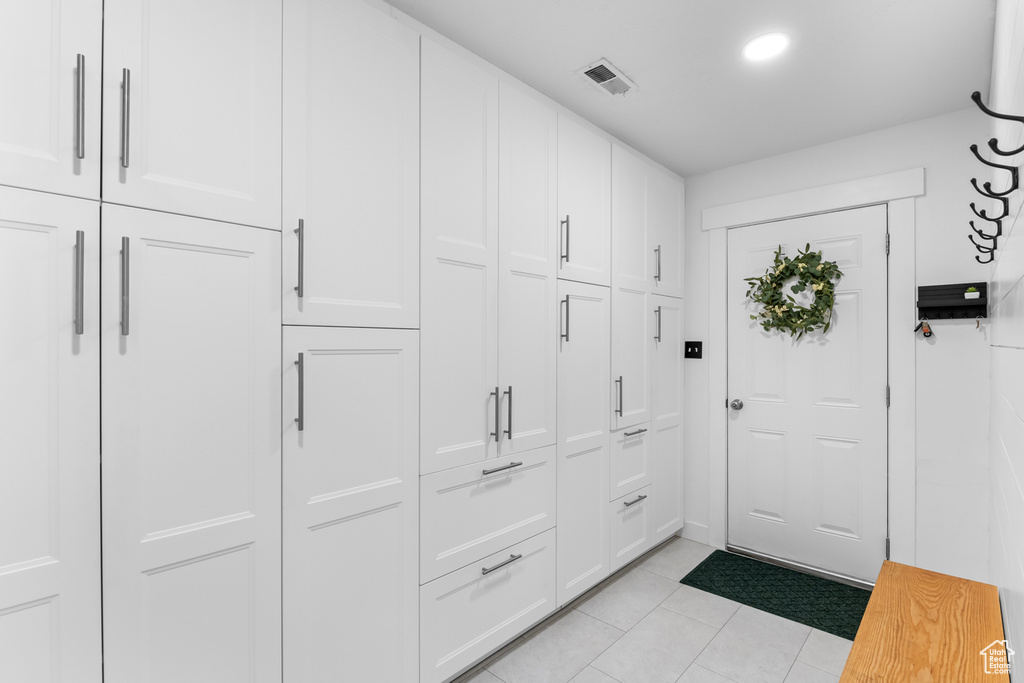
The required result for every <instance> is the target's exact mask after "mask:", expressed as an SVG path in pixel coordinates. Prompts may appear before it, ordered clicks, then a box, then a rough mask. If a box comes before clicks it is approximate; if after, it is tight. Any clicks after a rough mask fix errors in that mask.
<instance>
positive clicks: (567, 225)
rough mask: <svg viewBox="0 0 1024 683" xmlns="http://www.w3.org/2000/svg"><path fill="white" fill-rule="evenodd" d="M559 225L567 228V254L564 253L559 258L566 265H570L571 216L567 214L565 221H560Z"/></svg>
mask: <svg viewBox="0 0 1024 683" xmlns="http://www.w3.org/2000/svg"><path fill="white" fill-rule="evenodd" d="M559 225H564V226H565V242H564V244H565V252H564V253H562V254H559V255H558V256H559V259H560V260H562V261H565V262H566V263H568V262H569V214H565V220H562V221H559Z"/></svg>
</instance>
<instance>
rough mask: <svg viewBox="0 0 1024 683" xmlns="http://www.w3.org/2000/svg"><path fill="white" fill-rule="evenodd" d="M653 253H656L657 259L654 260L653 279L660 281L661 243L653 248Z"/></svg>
mask: <svg viewBox="0 0 1024 683" xmlns="http://www.w3.org/2000/svg"><path fill="white" fill-rule="evenodd" d="M654 253H655V254H656V255H657V261H655V266H656V270H655V271H654V279H655V280H656V281H658V282H661V245H660V244H659V245H658V248H657V249H655V250H654Z"/></svg>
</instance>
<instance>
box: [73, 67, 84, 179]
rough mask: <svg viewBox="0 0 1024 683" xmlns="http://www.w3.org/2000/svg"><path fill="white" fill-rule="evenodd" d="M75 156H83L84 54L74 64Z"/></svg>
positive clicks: (82, 157) (81, 157) (80, 157)
mask: <svg viewBox="0 0 1024 683" xmlns="http://www.w3.org/2000/svg"><path fill="white" fill-rule="evenodd" d="M75 156H76V157H78V158H79V159H84V158H85V55H83V54H81V53H79V54H78V60H77V63H76V64H75Z"/></svg>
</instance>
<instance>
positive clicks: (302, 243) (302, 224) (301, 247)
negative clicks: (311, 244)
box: [295, 218, 306, 299]
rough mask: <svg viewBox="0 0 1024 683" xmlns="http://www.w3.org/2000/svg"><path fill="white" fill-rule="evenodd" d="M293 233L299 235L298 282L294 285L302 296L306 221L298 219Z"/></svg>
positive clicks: (300, 296)
mask: <svg viewBox="0 0 1024 683" xmlns="http://www.w3.org/2000/svg"><path fill="white" fill-rule="evenodd" d="M295 234H296V235H298V236H299V284H297V285H296V286H295V291H296V293H298V295H299V298H300V299H301V298H302V281H303V280H304V279H305V278H304V277H303V274H304V270H305V260H306V259H305V254H306V221H304V220H303V219H301V218H300V219H299V227H298V228H296V229H295Z"/></svg>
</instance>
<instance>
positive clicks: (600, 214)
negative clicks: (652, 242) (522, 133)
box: [558, 115, 612, 287]
mask: <svg viewBox="0 0 1024 683" xmlns="http://www.w3.org/2000/svg"><path fill="white" fill-rule="evenodd" d="M611 163H612V151H611V143H610V142H608V141H607V140H605V139H604V138H602V137H601V136H599V135H597V134H595V133H593V132H591V131H589V130H587V129H586V128H584V127H583V126H581V125H579V124H577V123H574V122H573V121H572V120H570V119H569V118H567V117H565V116H563V115H559V116H558V221H559V228H560V234H559V246H560V249H561V251H560V252H559V262H558V277H559V278H561V279H563V280H576V281H577V282H589V283H591V284H595V285H604V286H606V287H607V286H608V285H609V284H610V283H611V261H610V254H611V251H610V250H611V239H612V238H611V218H612V215H611V211H612V206H611Z"/></svg>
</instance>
